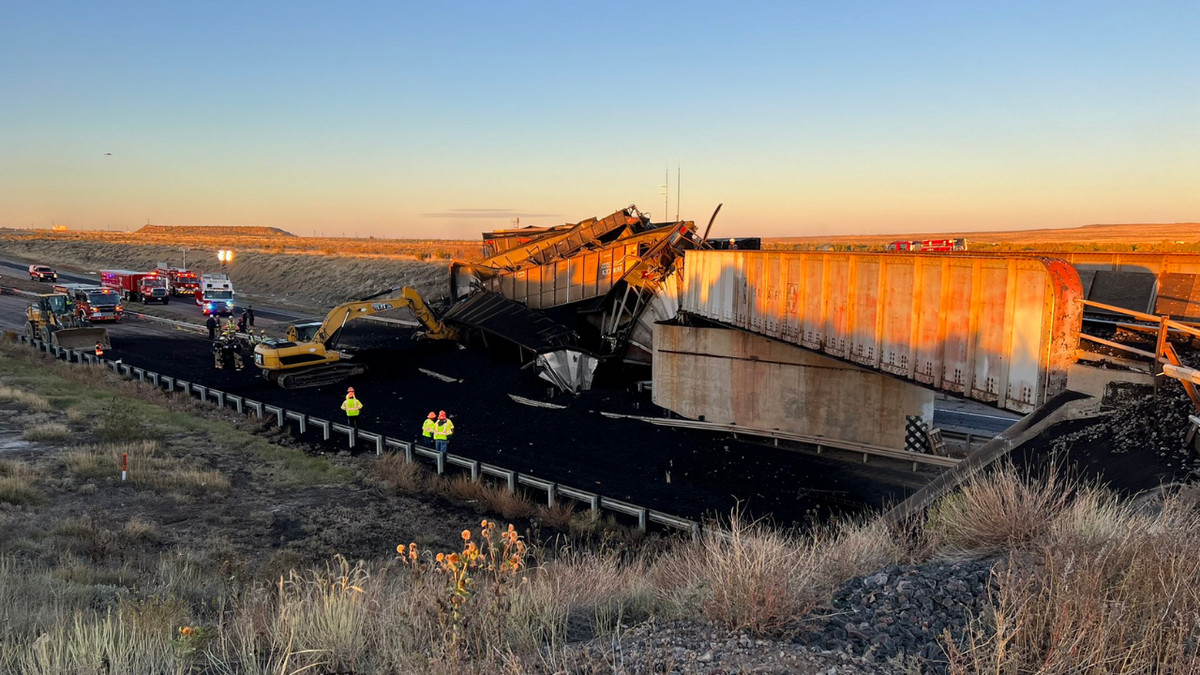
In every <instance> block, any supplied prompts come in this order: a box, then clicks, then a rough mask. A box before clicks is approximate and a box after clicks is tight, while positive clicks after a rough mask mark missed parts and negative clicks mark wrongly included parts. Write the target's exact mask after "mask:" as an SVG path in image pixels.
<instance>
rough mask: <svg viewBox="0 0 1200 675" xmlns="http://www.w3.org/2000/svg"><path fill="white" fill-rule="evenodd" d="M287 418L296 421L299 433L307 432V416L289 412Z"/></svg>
mask: <svg viewBox="0 0 1200 675" xmlns="http://www.w3.org/2000/svg"><path fill="white" fill-rule="evenodd" d="M287 416H288V417H289V418H291V419H294V420H296V428H298V429H300V433H304V432H306V431H308V415H305V414H304V413H293V412H289V413H288V415H287Z"/></svg>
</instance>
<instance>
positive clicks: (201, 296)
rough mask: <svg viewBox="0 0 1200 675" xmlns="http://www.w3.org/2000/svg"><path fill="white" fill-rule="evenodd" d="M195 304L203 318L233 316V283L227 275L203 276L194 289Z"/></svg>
mask: <svg viewBox="0 0 1200 675" xmlns="http://www.w3.org/2000/svg"><path fill="white" fill-rule="evenodd" d="M196 304H197V305H199V306H200V309H201V310H202V311H203V312H204V314H205V316H211V315H214V314H217V315H220V316H230V315H231V314H233V282H232V281H230V280H229V275H228V274H205V275H204V276H202V277H200V287H199V288H198V289H196Z"/></svg>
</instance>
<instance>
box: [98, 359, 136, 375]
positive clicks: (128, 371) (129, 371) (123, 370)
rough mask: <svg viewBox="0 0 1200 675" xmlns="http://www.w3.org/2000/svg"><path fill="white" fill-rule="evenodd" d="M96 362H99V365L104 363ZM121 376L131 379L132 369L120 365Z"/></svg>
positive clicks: (102, 360)
mask: <svg viewBox="0 0 1200 675" xmlns="http://www.w3.org/2000/svg"><path fill="white" fill-rule="evenodd" d="M98 360H99V361H100V363H104V359H98ZM121 374H122V375H124V376H125V377H129V378H132V377H133V367H132V366H127V365H125V364H124V363H122V364H121Z"/></svg>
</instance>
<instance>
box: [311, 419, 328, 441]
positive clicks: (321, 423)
mask: <svg viewBox="0 0 1200 675" xmlns="http://www.w3.org/2000/svg"><path fill="white" fill-rule="evenodd" d="M308 423H309V424H311V425H313V426H318V427H321V439H322V440H326V441H327V440H329V425H330V424H331V423H330V421H329V420H323V419H321V418H320V417H313V416H312V415H309V416H308Z"/></svg>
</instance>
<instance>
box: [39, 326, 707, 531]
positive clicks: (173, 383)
mask: <svg viewBox="0 0 1200 675" xmlns="http://www.w3.org/2000/svg"><path fill="white" fill-rule="evenodd" d="M18 340H19V341H20V342H22V343H26V344H30V345H31V346H32V347H34V348H35V349H39V350H42V351H46V352H48V353H52V354H54V355H55V356H56V357H58V358H60V359H62V360H64V361H66V362H67V363H87V364H90V365H101V366H106V367H108V368H109V369H111V370H112V371H113V372H114V373H116V374H118V375H120V376H122V377H126V378H129V379H137V380H139V381H142V382H145V381H146V380H150V381H151V382H153V383H154V384H155V386H156V387H158V388H160V389H163V390H165V391H168V392H175V391H179V392H183V393H184V394H186V395H188V396H195V397H196V398H198V399H199V400H200V401H202V402H206V403H212V404H215V405H216V406H218V407H221V408H225V407H232V408H233V409H234V410H236V411H237V412H239V413H241V412H243V411H245V414H250V413H253V414H254V415H255V416H256V417H258V418H259V419H271V420H273V421H274V422H275V423H276V424H277V425H278V426H279V427H280V428H288V425H289V423H292V422H294V423H295V425H296V427H297V431H298V432H299V433H301V434H303V433H306V431H307V429H308V427H309V426H310V425H311V426H313V427H316V428H318V429H320V430H321V432H322V440H323V441H329V440H330V437H331V435H332V434H333V433H337V434H339V435H344V436H345V437H346V443H347V444H348V447H350V448H354V447H356V445H357V442H358V441H362V442H364V443H366V444H368V445H370V446H371V447H373V449H374V450H375V455H376V456H381V455H382V454H383V453H384V451H385V450H386V449H389V448H391V449H395V450H398V451H400V452H403V453H404V457H405V459H406V460H407V461H409V462H415V461H417V458H418V457H425V458H428V459H432V460H433V461H434V464H435V466H436V469H437V473H438V474H439V475H442V474H445V473H446V470H447V467H448V466H455V467H459V468H462V469H465V470H466V471H467V472H468V473H469V475H470V477H471V480H473V481H476V482H478V481H480V480H482V479H483V477H484V476H490V477H493V478H498V479H500V480H502V481H503V482H504V484H505V487H506V489H507V490H508V491H509V492H515V491H516V490H517V489H518V488H519V487H523V488H532V489H535V490H540V491H544V492H545V493H546V505H547V506H548V507H553V506H554V505H555V503H556V502H557V500H558V499H560V498H566V499H570V500H573V501H575V502H579V503H581V504H584V505H586V506H587V507H588V509H589V510H590V511H591V512H592V513H593V514H599V513H600V512H601V511H610V512H613V513H616V514H619V515H622V516H629V517H632V518H635V519H637V527H638V529H639V530H640V531H642V532H645V531H646V530H647V528H648V526H649V525H650V524H651V523H653V524H656V525H661V526H663V527H665V528H669V529H675V530H680V531H683V532H688V533H690V534H691V535H692V537H693V538H699V536H700V532H701V525H700V523H699V522H697V521H693V520H689V519H687V518H682V517H680V516H676V515H673V514H670V513H665V512H662V511H657V510H654V509H650V508H646V507H644V506H639V505H637V504H631V503H629V502H625V501H621V500H617V499H613V498H611V497H605V496H604V495H601V494H598V493H595V492H591V491H588V490H582V489H580V488H576V487H572V486H569V485H563V484H561V483H557V482H554V481H549V480H546V479H544V478H538V477H535V476H530V475H528V474H523V473H520V472H518V471H515V470H513V469H506V468H504V467H501V466H498V465H495V464H488V463H486V462H481V461H479V460H476V459H471V458H469V457H463V456H461V455H456V454H452V453H449V452H446V453H440V452H438V451H437V450H434V449H433V448H427V447H425V446H422V445H417V444H416V443H410V442H409V441H403V440H400V439H397V438H392V437H390V436H385V435H383V434H379V433H375V432H372V431H365V430H362V429H357V428H353V427H350V426H347V425H345V424H338V423H335V422H331V421H329V420H326V419H322V418H319V417H314V416H312V415H308V414H306V413H302V412H298V411H294V410H288V409H286V408H284V407H282V406H276V405H271V404H269V403H264V402H262V401H255V400H252V399H248V398H245V397H244V396H239V395H236V394H230V393H228V392H224V391H220V390H218V389H213V388H212V387H205V386H203V385H199V384H196V383H194V382H188V381H186V380H180V379H178V378H175V377H172V376H169V375H163V374H161V373H156V372H153V371H149V370H146V369H144V368H140V367H139V368H134V367H132V366H129V365H126V364H123V363H120V362H118V361H106V360H105V359H102V358H100V359H98V358H96V356H95V355H94V354H91V353H88V352H87V351H83V350H75V349H65V348H56V349H52V348H51V347H50V346H49V345H47V344H46V343H44V342H43V341H41V340H38V339H33V340H31V339H29V338H28V337H27V336H25V335H20V336H18ZM72 359H75V360H74V361H73V360H72Z"/></svg>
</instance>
